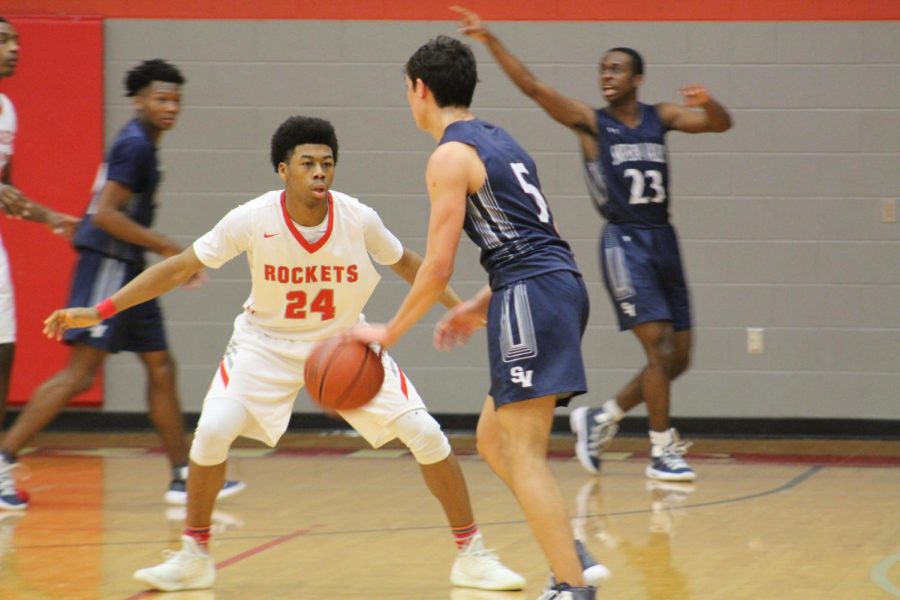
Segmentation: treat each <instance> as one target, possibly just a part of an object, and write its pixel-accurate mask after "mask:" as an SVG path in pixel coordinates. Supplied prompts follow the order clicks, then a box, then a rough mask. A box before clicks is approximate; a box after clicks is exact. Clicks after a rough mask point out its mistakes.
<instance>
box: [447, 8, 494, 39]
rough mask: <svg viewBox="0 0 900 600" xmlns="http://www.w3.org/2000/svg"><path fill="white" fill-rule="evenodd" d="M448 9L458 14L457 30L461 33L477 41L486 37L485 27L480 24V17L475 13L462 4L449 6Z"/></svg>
mask: <svg viewBox="0 0 900 600" xmlns="http://www.w3.org/2000/svg"><path fill="white" fill-rule="evenodd" d="M450 10H452V11H453V12H457V13H459V14H460V18H459V30H458V31H459V32H460V33H461V34H463V35H467V36H469V37H470V38H472V39H473V40H477V41H479V42H483V41H485V40H486V39H487V33H488V30H487V27H485V26H484V25H483V24H482V22H481V17H479V16H478V15H477V14H476V13H474V12H472V11H471V10H469V9H468V8H464V7H462V6H451V7H450Z"/></svg>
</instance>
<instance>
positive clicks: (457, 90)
mask: <svg viewBox="0 0 900 600" xmlns="http://www.w3.org/2000/svg"><path fill="white" fill-rule="evenodd" d="M405 71H406V76H407V77H409V79H410V81H412V82H413V83H415V82H416V79H421V80H422V81H423V82H424V83H425V85H427V86H428V89H430V90H431V92H432V93H433V94H434V99H435V101H436V102H437V105H438V106H440V107H442V108H443V107H445V106H462V107H464V108H468V107H469V106H470V105H471V104H472V96H474V95H475V84H477V83H478V67H477V65H476V63H475V54H474V53H473V52H472V49H471V48H470V47H469V46H467V45H466V44H463V43H462V42H460V41H459V40H457V39H454V38H451V37H449V36H446V35H439V36H438V37H437V38H434V39H431V40H428V42H427V43H425V44H423V45H422V46H421V47H420V48H419V49H418V50H416V51H415V53H413V55H412V56H411V57H410V58H409V60H408V61H406V68H405Z"/></svg>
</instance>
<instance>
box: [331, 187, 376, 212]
mask: <svg viewBox="0 0 900 600" xmlns="http://www.w3.org/2000/svg"><path fill="white" fill-rule="evenodd" d="M330 192H331V201H332V202H333V203H334V204H335V206H339V207H345V208H346V209H347V210H350V211H352V212H354V213H359V214H366V213H371V212H375V209H373V208H372V207H371V206H369V205H368V204H366V203H365V202H363V201H362V200H360V199H359V198H355V197H353V196H351V195H350V194H345V193H344V192H339V191H337V190H330Z"/></svg>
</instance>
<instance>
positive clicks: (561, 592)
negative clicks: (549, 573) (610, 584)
mask: <svg viewBox="0 0 900 600" xmlns="http://www.w3.org/2000/svg"><path fill="white" fill-rule="evenodd" d="M596 598H597V589H596V588H593V587H590V586H589V587H571V586H570V585H568V584H565V583H560V584H559V585H554V586H552V587H549V588H547V589H546V590H544V593H543V594H541V595H540V597H539V598H538V600H595V599H596Z"/></svg>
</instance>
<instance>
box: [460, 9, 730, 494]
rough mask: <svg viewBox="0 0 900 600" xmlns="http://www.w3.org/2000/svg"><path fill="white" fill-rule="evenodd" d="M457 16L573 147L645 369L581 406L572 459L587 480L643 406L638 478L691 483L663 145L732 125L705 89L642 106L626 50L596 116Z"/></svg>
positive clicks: (679, 293) (686, 337) (678, 270)
mask: <svg viewBox="0 0 900 600" xmlns="http://www.w3.org/2000/svg"><path fill="white" fill-rule="evenodd" d="M453 10H455V11H456V12H458V13H460V15H461V21H460V32H462V33H464V34H466V35H468V36H469V37H471V38H473V39H476V40H478V41H480V42H482V43H484V44H485V46H487V48H488V50H490V52H491V54H493V56H494V58H495V59H496V60H497V63H498V64H499V65H500V67H501V68H502V69H503V71H504V72H505V73H506V74H507V75H508V76H509V78H510V79H511V80H512V81H513V83H515V84H516V86H517V87H518V88H519V89H520V90H521V91H522V92H523V93H524V94H525V95H527V96H528V97H530V98H531V99H532V100H534V101H535V102H537V103H538V104H539V105H540V106H541V108H543V109H544V110H545V111H546V112H547V113H548V114H549V115H550V116H551V117H553V118H554V119H555V120H556V121H558V122H559V123H561V124H563V125H565V126H566V127H569V128H570V129H571V130H572V131H574V132H575V135H576V136H578V141H579V144H580V147H581V151H582V154H583V157H584V169H585V176H586V180H587V183H588V190H589V191H590V194H591V199H592V200H593V201H594V203H595V204H596V206H597V208H598V209H599V210H600V213H601V214H602V215H603V217H604V218H605V219H606V220H607V222H608V223H607V225H606V227H605V228H604V230H603V234H602V235H601V238H600V257H599V258H600V263H601V265H602V268H603V280H604V282H605V284H606V289H607V291H608V292H609V295H610V299H611V300H612V303H613V307H614V308H615V311H616V315H617V316H618V321H619V328H620V329H621V330H622V331H624V330H626V329H630V330H631V331H632V333H634V335H635V336H636V337H637V339H638V341H639V342H640V344H641V347H642V348H643V350H644V353H645V354H646V357H647V364H646V365H645V366H644V368H643V369H642V370H641V371H640V372H639V373H638V374H637V376H635V377H634V378H633V379H632V380H631V381H630V382H629V383H628V384H626V385H625V387H624V388H622V389H621V390H620V391H619V393H618V394H617V395H616V397H615V398H612V399H610V400H608V401H607V402H606V403H605V404H603V407H602V408H593V409H591V408H586V407H580V408H576V409H575V410H573V411H572V414H571V417H570V422H571V424H572V430H573V431H574V432H575V433H576V435H577V436H578V440H577V442H576V447H575V449H576V454H577V455H578V458H579V460H580V462H581V464H582V465H583V466H584V467H585V469H587V470H588V471H590V472H592V473H596V472H597V471H598V469H599V466H600V453H601V452H602V450H603V448H604V447H605V446H606V445H608V443H609V442H610V440H611V439H612V437H613V436H614V435H615V433H616V431H617V430H618V425H617V423H618V421H619V420H621V419H622V418H623V417H624V415H625V413H626V412H628V411H629V410H631V409H632V408H634V407H635V406H637V405H638V404H640V403H641V402H645V403H646V404H647V412H648V415H649V421H650V442H651V456H650V464H649V465H648V466H647V468H646V475H647V477H650V478H651V479H657V480H665V481H693V480H694V478H695V477H696V475H695V473H694V471H693V469H691V467H690V466H689V465H688V464H687V462H686V461H685V460H684V453H685V451H686V450H687V446H688V444H687V443H685V442H682V441H681V440H680V439H679V436H678V432H677V431H676V430H675V429H673V428H671V427H670V426H669V392H670V387H671V382H672V380H674V379H675V378H676V377H678V376H679V375H681V374H682V373H684V371H685V370H686V369H687V367H688V363H689V361H690V353H691V343H692V339H691V337H692V336H691V327H692V325H691V310H690V301H689V297H688V287H687V281H686V279H685V275H684V269H683V267H682V263H681V255H680V252H679V248H678V238H677V236H676V233H675V229H674V228H673V227H672V225H671V224H670V223H669V167H668V156H667V154H668V153H667V150H666V142H665V135H666V132H668V131H669V130H672V129H674V130H677V131H683V132H686V133H703V132H722V131H726V130H728V129H729V128H730V127H731V117H730V116H729V115H728V112H727V111H726V110H725V108H724V107H723V106H722V105H721V104H719V103H718V102H716V101H715V100H714V99H713V98H712V97H711V96H710V95H709V93H708V92H707V90H706V88H704V87H703V86H701V85H688V86H685V87H683V88H682V89H681V94H682V96H683V97H684V105H678V104H672V103H668V102H662V103H659V104H656V105H650V104H644V103H642V102H638V99H637V95H638V88H639V87H640V85H641V83H642V82H643V79H644V63H643V60H642V58H641V56H640V54H638V53H637V52H635V51H634V50H632V49H630V48H613V49H612V50H609V51H608V52H607V53H606V54H605V55H604V56H603V59H602V60H601V62H600V77H599V84H600V89H601V92H602V94H603V97H604V98H605V99H606V102H607V106H606V107H605V108H602V109H595V108H593V107H592V106H590V105H589V104H586V103H584V102H581V101H580V100H575V99H572V98H569V97H566V96H564V95H562V94H561V93H559V92H558V91H556V90H555V89H553V88H551V87H550V86H549V85H547V84H546V83H544V82H542V81H540V80H538V79H537V78H536V77H535V76H534V74H532V73H531V71H529V70H528V68H527V67H526V66H525V65H524V64H522V62H521V61H520V60H519V59H518V58H516V57H515V56H513V55H512V54H511V53H510V52H509V51H508V50H507V49H506V48H505V47H504V46H503V44H502V43H501V42H500V40H499V39H498V38H497V37H496V36H495V35H494V34H493V33H492V32H491V31H490V30H489V29H488V28H487V27H485V26H484V24H483V23H482V22H481V19H480V18H479V17H478V15H477V14H475V13H474V12H472V11H469V10H467V9H464V8H461V7H454V9H453Z"/></svg>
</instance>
